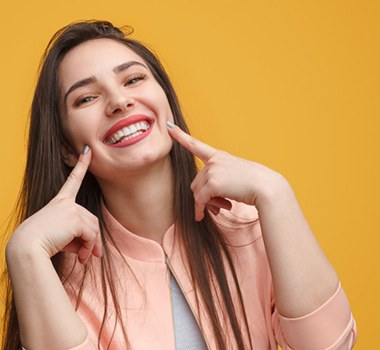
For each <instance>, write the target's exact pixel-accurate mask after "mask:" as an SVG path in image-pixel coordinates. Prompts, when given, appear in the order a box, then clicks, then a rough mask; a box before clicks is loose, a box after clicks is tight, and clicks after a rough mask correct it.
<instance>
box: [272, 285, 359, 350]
mask: <svg viewBox="0 0 380 350" xmlns="http://www.w3.org/2000/svg"><path fill="white" fill-rule="evenodd" d="M276 312H277V311H276ZM278 318H279V323H280V325H281V328H282V332H283V336H284V337H285V340H286V343H287V344H288V345H289V346H290V348H292V349H307V350H321V349H324V350H327V349H350V348H351V347H352V346H353V344H354V343H355V340H356V326H355V321H354V319H353V317H352V314H351V309H350V305H349V302H348V299H347V297H346V294H345V293H344V291H343V288H342V287H341V285H340V283H339V286H338V289H337V291H336V292H335V293H334V295H333V296H332V297H331V298H330V299H328V300H327V301H326V302H325V303H324V304H323V305H321V306H320V307H319V308H318V309H316V310H314V311H313V312H311V313H309V314H307V315H305V316H302V317H297V318H287V317H284V316H281V315H280V314H278Z"/></svg>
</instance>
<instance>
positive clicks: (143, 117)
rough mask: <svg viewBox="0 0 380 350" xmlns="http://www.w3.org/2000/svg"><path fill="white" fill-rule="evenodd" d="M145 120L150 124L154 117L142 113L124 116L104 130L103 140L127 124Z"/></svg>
mask: <svg viewBox="0 0 380 350" xmlns="http://www.w3.org/2000/svg"><path fill="white" fill-rule="evenodd" d="M143 120H145V121H147V122H148V123H149V124H152V123H153V122H154V119H153V118H151V117H148V116H147V115H144V114H134V115H131V116H129V117H124V118H123V119H121V120H119V121H118V122H117V123H115V124H114V125H112V126H111V128H110V129H109V130H108V131H107V132H106V134H105V136H104V138H103V140H104V142H105V141H107V140H108V139H109V138H110V137H111V136H112V135H113V134H115V132H117V131H119V130H120V129H122V128H125V127H127V126H129V125H132V124H135V123H138V122H141V121H143Z"/></svg>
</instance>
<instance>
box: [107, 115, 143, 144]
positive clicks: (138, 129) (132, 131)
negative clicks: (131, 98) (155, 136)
mask: <svg viewBox="0 0 380 350" xmlns="http://www.w3.org/2000/svg"><path fill="white" fill-rule="evenodd" d="M149 128H150V125H149V123H148V122H147V121H142V122H138V123H135V124H132V125H130V126H127V127H124V128H122V129H120V130H119V131H117V132H115V133H114V134H113V135H112V136H111V137H110V138H109V139H107V140H106V143H108V144H110V145H114V144H116V143H119V142H123V141H126V140H130V139H132V138H134V137H136V136H139V135H141V134H142V133H144V132H145V131H147V130H148V129H149Z"/></svg>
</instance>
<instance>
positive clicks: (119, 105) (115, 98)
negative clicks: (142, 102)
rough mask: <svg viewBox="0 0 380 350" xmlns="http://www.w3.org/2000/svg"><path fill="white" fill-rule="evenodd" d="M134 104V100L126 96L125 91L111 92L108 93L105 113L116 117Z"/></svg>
mask: <svg viewBox="0 0 380 350" xmlns="http://www.w3.org/2000/svg"><path fill="white" fill-rule="evenodd" d="M134 105H135V100H134V99H133V98H132V97H130V96H126V94H125V91H124V93H123V91H118V92H113V93H112V95H109V98H108V104H107V107H106V114H107V115H108V116H110V117H116V116H119V115H122V114H125V113H126V112H128V111H129V110H130V109H132V108H133V107H134Z"/></svg>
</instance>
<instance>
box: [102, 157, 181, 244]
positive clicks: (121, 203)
mask: <svg viewBox="0 0 380 350" xmlns="http://www.w3.org/2000/svg"><path fill="white" fill-rule="evenodd" d="M124 179H127V180H124V181H120V182H117V183H114V182H113V183H110V182H105V181H101V180H100V181H99V184H100V187H101V189H102V193H103V197H104V201H105V204H106V206H107V209H108V210H109V212H110V213H111V214H112V216H113V217H114V218H115V219H116V220H117V221H118V222H119V223H120V224H121V225H123V226H124V227H125V228H126V229H128V230H129V231H131V232H133V233H134V234H137V235H139V236H141V237H144V238H149V239H152V240H155V241H157V242H158V243H160V244H161V243H162V238H163V236H164V233H165V232H166V231H167V229H168V228H169V227H170V226H171V225H172V224H173V221H174V217H173V188H172V187H173V186H172V183H173V182H172V166H171V162H170V159H169V157H168V158H167V159H165V160H164V161H162V162H159V163H157V164H154V165H152V166H151V167H150V168H149V169H148V170H147V169H144V170H142V171H136V172H134V173H132V174H129V173H128V174H126V175H125V176H124Z"/></svg>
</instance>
